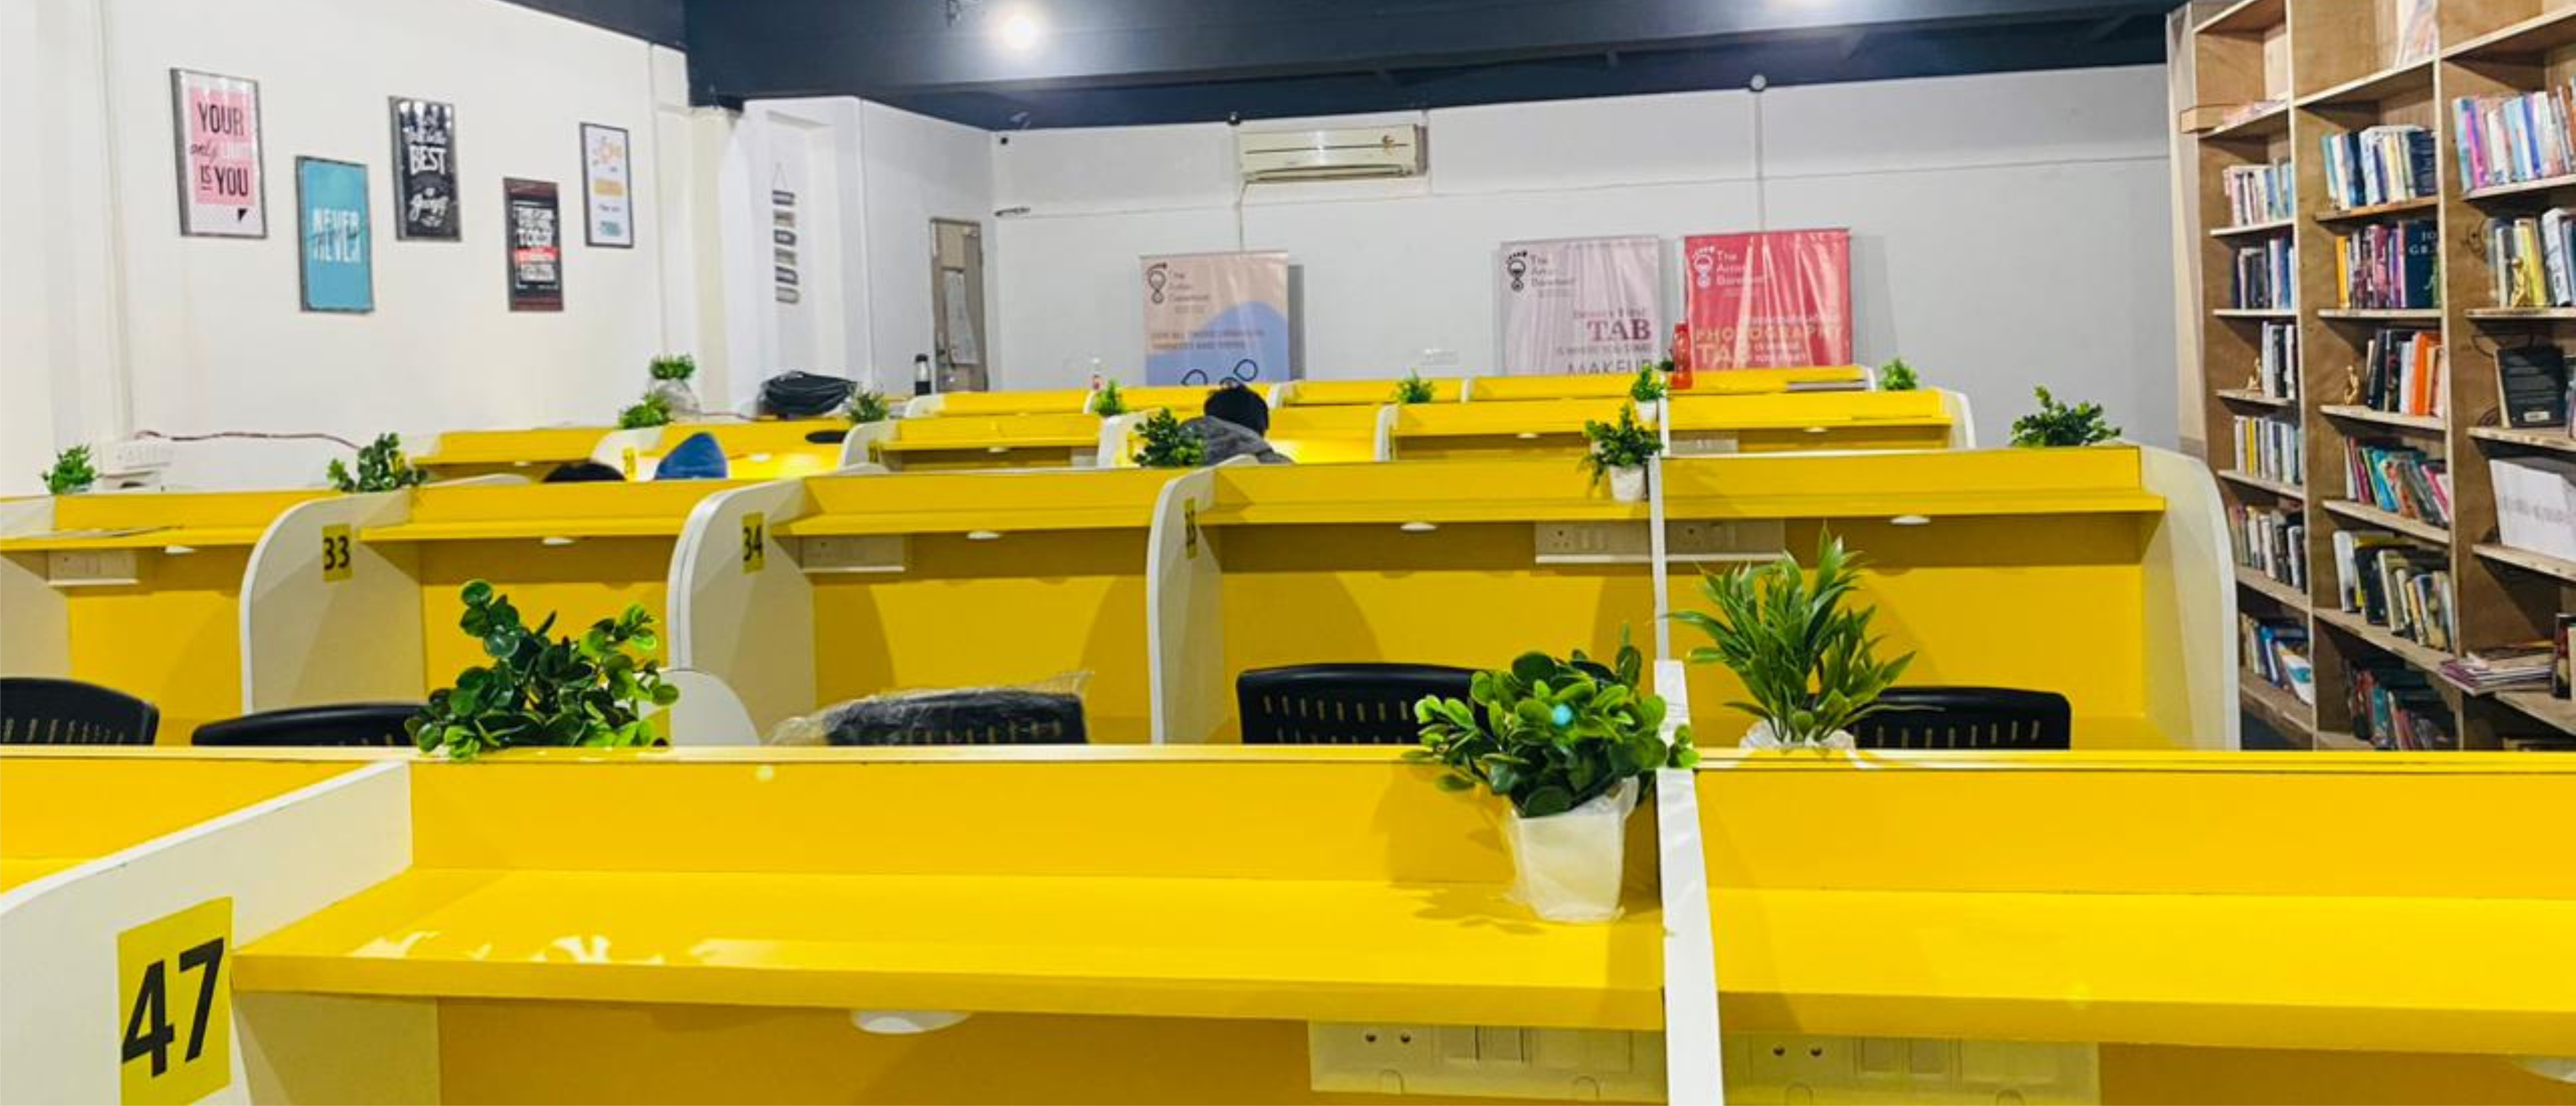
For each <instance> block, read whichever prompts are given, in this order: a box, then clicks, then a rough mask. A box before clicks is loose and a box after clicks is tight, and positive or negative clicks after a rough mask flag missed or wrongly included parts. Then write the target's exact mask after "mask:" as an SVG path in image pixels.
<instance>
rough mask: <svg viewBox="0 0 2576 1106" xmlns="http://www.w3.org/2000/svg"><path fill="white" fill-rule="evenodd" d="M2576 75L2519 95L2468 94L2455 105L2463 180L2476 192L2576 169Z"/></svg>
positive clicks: (2454, 121) (2455, 132) (2454, 129)
mask: <svg viewBox="0 0 2576 1106" xmlns="http://www.w3.org/2000/svg"><path fill="white" fill-rule="evenodd" d="M2571 97H2576V80H2571V81H2565V82H2560V83H2556V84H2552V85H2551V86H2550V87H2548V88H2546V89H2543V90H2541V91H2538V92H2531V93H2525V94H2522V95H2517V96H2467V97H2462V98H2460V99H2458V100H2455V101H2453V102H2452V104H2451V122H2452V127H2451V130H2452V134H2453V135H2454V142H2453V145H2454V146H2455V147H2456V150H2455V152H2456V153H2457V155H2458V158H2459V162H2460V179H2461V180H2463V181H2466V182H2468V187H2469V189H2470V190H2471V191H2476V190H2478V189H2485V188H2501V187H2504V186H2506V185H2513V184H2522V183H2526V182H2529V181H2535V180H2546V179H2549V178H2552V177H2563V176H2567V175H2569V174H2570V173H2576V135H2571V134H2570V129H2569V125H2568V105H2569V101H2570V99H2571Z"/></svg>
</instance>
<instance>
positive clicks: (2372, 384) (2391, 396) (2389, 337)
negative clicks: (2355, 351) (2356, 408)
mask: <svg viewBox="0 0 2576 1106" xmlns="http://www.w3.org/2000/svg"><path fill="white" fill-rule="evenodd" d="M2449 365H2450V358H2449V356H2448V355H2447V354H2445V353H2444V352H2443V350H2442V338H2441V335H2440V334H2438V333H2436V332H2434V331H2430V330H2383V331H2380V332H2379V333H2377V334H2373V335H2371V336H2370V344H2369V345H2368V346H2367V347H2366V348H2365V349H2364V351H2363V355H2362V362H2361V394H2360V395H2359V396H2358V397H2356V398H2358V399H2360V400H2361V403H2362V406H2365V407H2368V408H2370V409H2371V410H2374V411H2387V412H2391V413H2393V414H2399V415H2432V416H2437V417H2438V416H2440V415H2441V414H2443V412H2444V411H2445V410H2447V409H2448V408H2449V407H2450V389H2449V388H2448V387H2446V386H2445V379H2446V378H2447V377H2448V376H2449V375H2450V374H2449Z"/></svg>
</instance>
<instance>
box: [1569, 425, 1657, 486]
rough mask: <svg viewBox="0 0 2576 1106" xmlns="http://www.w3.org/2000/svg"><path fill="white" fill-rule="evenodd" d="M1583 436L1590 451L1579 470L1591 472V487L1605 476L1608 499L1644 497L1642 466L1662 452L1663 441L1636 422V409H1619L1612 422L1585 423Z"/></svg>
mask: <svg viewBox="0 0 2576 1106" xmlns="http://www.w3.org/2000/svg"><path fill="white" fill-rule="evenodd" d="M1583 436H1584V438H1585V439H1586V440H1589V441H1590V442H1591V443H1592V450H1591V452H1589V453H1586V454H1584V455H1583V467H1584V468H1585V469H1587V470H1589V471H1590V472H1591V473H1592V482H1593V483H1594V484H1599V483H1600V482H1601V478H1602V477H1604V476H1607V477H1609V478H1610V498H1612V499H1616V500H1618V501H1619V502H1621V503H1635V502H1637V501H1639V500H1641V499H1644V498H1646V464H1647V463H1648V462H1650V461H1653V460H1654V459H1655V455H1656V454H1658V453H1661V452H1663V451H1664V442H1663V439H1661V438H1658V437H1656V436H1655V432H1654V431H1652V430H1648V429H1646V427H1645V424H1643V423H1640V422H1638V421H1637V409H1636V407H1634V406H1633V405H1632V406H1623V407H1621V408H1620V409H1619V421H1618V422H1616V423H1606V422H1598V421H1587V422H1585V423H1584V424H1583Z"/></svg>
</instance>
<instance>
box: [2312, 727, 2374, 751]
mask: <svg viewBox="0 0 2576 1106" xmlns="http://www.w3.org/2000/svg"><path fill="white" fill-rule="evenodd" d="M2316 741H2317V748H2320V749H2331V750H2333V751H2335V752H2339V753H2375V752H2378V751H2379V750H2378V749H2376V748H2374V747H2372V746H2371V744H2370V743H2369V742H2367V741H2363V740H2362V739H2360V738H2358V737H2354V736H2352V735H2351V734H2348V733H2345V732H2343V731H2342V730H2318V731H2317V738H2316Z"/></svg>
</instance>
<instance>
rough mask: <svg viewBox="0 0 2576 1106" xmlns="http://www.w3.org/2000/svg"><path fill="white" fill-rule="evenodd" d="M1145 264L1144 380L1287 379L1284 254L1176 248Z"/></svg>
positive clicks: (1258, 381)
mask: <svg viewBox="0 0 2576 1106" xmlns="http://www.w3.org/2000/svg"><path fill="white" fill-rule="evenodd" d="M1144 263H1145V267H1144V287H1143V288H1142V289H1141V290H1142V291H1143V292H1144V298H1145V383H1147V384H1153V385H1171V384H1208V385H1215V384H1222V383H1224V382H1226V381H1228V380H1234V381H1240V382H1242V383H1245V384H1275V383H1278V382H1279V381H1282V380H1286V379H1288V378H1289V375H1290V373H1289V369H1290V366H1289V364H1288V323H1289V320H1288V255H1287V254H1285V253H1276V252H1272V253H1199V254H1177V255H1170V256H1164V257H1148V258H1145V259H1144Z"/></svg>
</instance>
